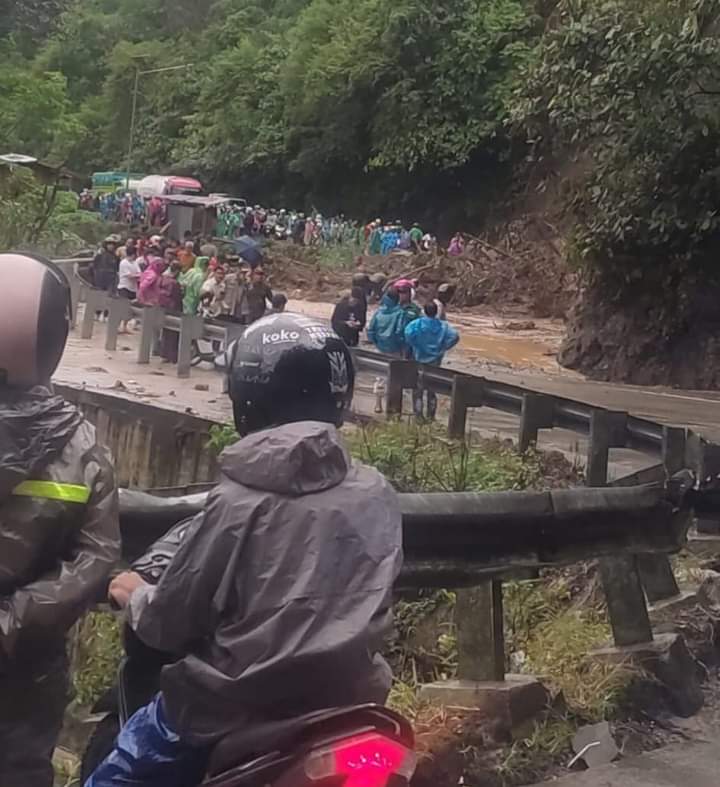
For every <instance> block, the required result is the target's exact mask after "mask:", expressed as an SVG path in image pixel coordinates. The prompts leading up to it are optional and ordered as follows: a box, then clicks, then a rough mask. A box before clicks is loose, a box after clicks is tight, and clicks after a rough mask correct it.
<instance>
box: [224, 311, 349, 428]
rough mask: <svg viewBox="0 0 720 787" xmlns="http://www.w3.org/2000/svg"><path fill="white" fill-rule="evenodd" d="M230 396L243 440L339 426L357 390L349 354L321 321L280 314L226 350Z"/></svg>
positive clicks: (256, 324) (248, 331)
mask: <svg viewBox="0 0 720 787" xmlns="http://www.w3.org/2000/svg"><path fill="white" fill-rule="evenodd" d="M226 364H227V374H228V392H229V394H230V398H231V399H232V402H233V413H234V416H235V425H236V427H237V430H238V432H239V433H240V434H241V435H246V434H249V433H250V432H255V431H258V430H259V429H265V428H267V427H270V426H278V425H279V424H286V423H293V422H295V421H324V422H327V423H331V424H335V425H336V426H341V425H342V423H343V420H344V418H345V412H346V411H347V409H348V408H349V406H350V403H351V402H352V397H353V390H354V387H355V369H354V366H353V359H352V355H351V354H350V351H349V350H348V348H347V346H346V345H345V343H344V342H343V341H342V339H340V338H339V337H338V336H337V335H336V334H335V333H334V332H333V330H332V329H331V328H330V327H328V326H327V325H325V324H323V323H322V322H320V321H319V320H316V319H313V318H311V317H306V316H304V315H302V314H293V313H290V312H283V313H282V314H272V315H269V316H268V317H263V318H262V319H260V320H258V321H257V322H254V323H253V324H252V325H250V326H249V327H248V328H247V329H246V331H245V332H244V333H243V335H242V337H241V338H240V339H238V340H237V341H236V342H234V343H233V344H232V345H231V347H230V348H229V349H228V357H227V362H226Z"/></svg>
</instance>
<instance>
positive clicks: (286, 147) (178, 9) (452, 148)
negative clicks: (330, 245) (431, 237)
mask: <svg viewBox="0 0 720 787" xmlns="http://www.w3.org/2000/svg"><path fill="white" fill-rule="evenodd" d="M35 1H36V2H40V0H35ZM49 1H50V0H48V2H49ZM57 2H60V0H57ZM541 31H542V23H541V19H540V17H539V15H538V14H537V12H536V9H535V4H534V2H533V0H448V2H446V3H442V4H438V3H435V2H433V1H432V0H265V2H260V0H202V2H197V0H175V1H174V2H169V0H142V2H141V0H69V3H68V5H67V8H66V10H65V11H64V13H62V14H61V15H60V16H59V17H57V19H56V22H55V24H54V27H53V29H52V31H51V32H50V34H49V35H48V37H47V39H46V41H45V42H44V45H43V46H41V47H40V48H39V51H37V53H36V54H35V55H34V57H33V58H32V62H28V63H26V66H27V67H28V68H30V69H31V70H32V69H33V68H34V69H38V71H37V72H36V73H40V72H43V73H47V72H49V73H59V74H62V76H63V78H64V79H65V80H66V81H67V89H66V95H67V97H68V98H69V99H70V100H71V101H72V102H73V105H74V107H75V108H76V110H77V116H78V119H79V121H80V122H81V123H82V125H83V126H84V127H85V128H86V129H87V139H88V140H90V141H91V143H92V144H89V145H82V146H80V147H78V149H77V152H76V155H75V157H74V160H73V164H74V166H75V167H76V168H78V169H93V168H95V167H98V168H103V169H107V168H113V167H116V166H118V165H119V164H120V163H121V162H122V160H123V159H124V151H125V149H126V147H127V138H128V130H129V121H130V118H129V116H130V105H131V93H132V84H133V80H134V75H135V71H136V69H140V70H143V71H144V70H149V69H151V68H155V67H160V66H167V65H176V64H181V63H188V64H191V66H190V68H188V70H187V71H186V72H178V73H174V72H173V73H169V74H157V75H152V74H150V75H144V76H142V78H141V81H140V94H139V101H138V107H139V113H138V126H137V135H136V143H137V144H136V157H135V158H136V160H135V161H134V165H135V167H136V168H140V169H143V168H144V169H147V170H149V171H161V170H168V169H171V168H175V169H176V170H182V171H188V172H190V171H192V172H194V173H196V174H198V175H201V176H202V177H204V178H205V179H206V180H210V181H212V182H213V183H215V184H216V185H218V186H223V187H227V188H229V187H233V188H244V189H247V190H249V189H253V190H256V191H261V192H262V191H265V192H266V193H267V192H272V193H275V194H281V195H284V194H287V195H288V198H289V199H293V200H300V201H302V200H307V201H308V202H309V203H318V204H321V205H322V204H324V205H325V206H327V207H328V208H335V209H337V208H338V207H340V203H341V201H344V200H346V199H347V197H340V196H339V195H338V182H340V181H342V182H344V183H346V184H347V188H348V190H356V189H357V187H358V184H359V183H360V182H362V181H363V180H365V182H366V183H365V185H366V188H368V191H369V192H372V194H368V199H369V200H370V199H373V200H374V199H375V198H376V195H377V194H378V193H383V192H388V197H387V199H388V202H391V203H392V202H394V203H395V204H397V203H398V202H399V201H402V200H403V199H404V198H405V197H406V196H407V193H408V191H409V190H410V191H412V190H415V189H417V190H418V191H423V192H424V193H427V186H428V184H429V183H431V182H433V181H435V183H436V184H437V183H439V182H442V181H443V178H444V179H445V181H446V182H447V183H448V184H450V183H453V184H456V187H457V184H458V183H460V182H461V180H462V178H463V172H464V170H467V169H468V167H472V166H473V163H474V162H475V161H477V159H478V158H479V157H482V156H483V155H484V154H485V153H487V156H488V159H489V161H490V166H491V167H492V166H494V165H497V166H498V167H502V166H504V162H503V160H502V159H503V154H504V147H505V142H504V139H505V136H504V131H503V121H504V118H505V115H506V113H507V109H508V102H509V100H510V99H511V97H512V91H513V89H514V87H515V86H516V84H517V78H518V75H519V72H520V68H521V66H522V65H523V64H524V63H526V62H527V61H528V59H529V57H530V54H531V52H532V47H533V45H534V43H535V41H536V40H537V39H538V36H539V35H540V33H541ZM487 180H488V181H489V180H490V178H488V179H487ZM360 202H362V200H360Z"/></svg>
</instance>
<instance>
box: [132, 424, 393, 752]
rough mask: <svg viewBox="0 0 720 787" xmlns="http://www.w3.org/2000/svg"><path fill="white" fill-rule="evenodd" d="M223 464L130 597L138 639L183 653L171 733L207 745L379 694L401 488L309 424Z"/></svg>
mask: <svg viewBox="0 0 720 787" xmlns="http://www.w3.org/2000/svg"><path fill="white" fill-rule="evenodd" d="M221 470H222V472H221V477H220V482H219V484H218V486H217V487H216V488H215V489H214V490H213V491H212V492H211V493H210V495H209V496H208V501H207V504H206V507H205V510H204V511H203V513H202V514H200V515H198V517H196V519H195V521H194V522H193V523H192V524H191V525H190V526H189V527H188V529H187V531H186V534H185V536H184V537H183V539H182V542H181V544H180V547H179V549H178V551H177V553H176V554H175V556H174V557H173V559H172V561H171V562H170V565H169V566H168V568H167V569H166V571H165V573H164V574H163V576H162V579H161V580H160V582H159V584H158V585H157V586H154V587H151V586H145V587H142V588H139V589H138V590H136V591H135V592H134V593H133V595H132V597H131V599H130V605H129V613H130V622H131V625H132V626H133V628H134V629H135V630H136V632H137V634H138V635H139V636H140V638H141V639H142V640H143V641H144V642H145V643H146V644H148V645H150V646H151V647H154V648H157V649H159V650H164V651H169V652H172V653H174V654H177V655H178V656H180V658H179V660H178V661H176V662H175V663H174V664H172V665H171V666H168V667H166V668H165V670H164V671H163V675H162V680H161V688H162V692H163V702H164V704H165V706H166V708H167V712H168V715H169V717H170V721H171V723H172V726H173V728H174V729H175V730H177V731H178V732H179V734H180V735H181V737H182V738H183V739H185V740H187V741H188V742H192V743H197V744H206V743H211V742H213V741H215V740H217V739H219V738H221V737H223V736H224V735H225V734H227V733H228V732H230V731H232V730H237V729H242V728H243V727H244V726H246V725H247V726H248V728H250V727H252V724H253V722H254V721H258V720H268V719H282V718H291V717H294V716H296V715H301V714H302V713H305V712H310V711H313V710H317V709H320V708H327V707H334V706H339V705H351V704H355V703H362V702H383V701H384V700H385V698H386V696H387V692H388V689H389V686H390V677H391V676H390V671H389V669H388V667H387V665H386V664H385V662H384V661H383V660H382V658H381V656H380V655H379V654H380V651H381V649H382V647H383V640H384V636H385V635H386V634H388V633H389V631H390V629H391V626H392V616H391V614H390V609H391V602H392V588H393V584H394V582H395V579H396V578H397V575H398V573H399V571H400V566H401V563H402V518H401V514H400V509H399V505H398V501H397V496H396V494H395V492H394V491H393V489H392V488H391V487H390V485H389V484H388V483H387V481H386V480H385V479H384V478H383V477H382V476H381V475H380V474H379V473H378V472H377V471H375V470H374V469H372V468H368V467H365V466H363V465H358V464H355V463H352V462H351V461H350V459H349V457H348V454H347V452H346V450H345V448H344V447H343V445H342V443H341V440H340V436H339V435H338V432H337V430H336V429H335V427H334V426H331V425H330V424H325V423H319V422H315V421H303V422H298V423H292V424H286V425H283V426H278V427H274V428H272V429H266V430H265V431H261V432H257V433H255V434H252V435H250V436H248V437H246V438H244V439H242V440H240V441H239V442H238V443H236V444H235V445H234V446H233V447H231V448H229V449H227V450H226V451H225V452H224V453H223V456H222V460H221Z"/></svg>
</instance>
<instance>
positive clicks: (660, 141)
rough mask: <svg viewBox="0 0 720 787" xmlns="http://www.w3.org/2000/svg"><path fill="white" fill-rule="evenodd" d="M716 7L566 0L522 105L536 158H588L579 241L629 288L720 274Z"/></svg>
mask: <svg viewBox="0 0 720 787" xmlns="http://www.w3.org/2000/svg"><path fill="white" fill-rule="evenodd" d="M717 5H718V4H717V3H711V2H707V0H670V1H669V2H668V1H663V2H660V0H647V1H646V2H639V1H637V0H613V1H612V2H605V3H600V4H598V3H592V2H587V3H585V2H577V0H573V1H571V0H567V2H565V3H563V5H562V7H561V24H559V25H557V26H556V27H554V28H553V29H552V30H551V31H550V32H549V33H548V34H547V36H546V38H545V40H544V41H543V45H542V54H541V57H540V59H539V62H538V63H536V64H535V65H534V67H533V68H532V69H531V70H529V71H528V74H527V80H526V81H525V86H524V88H523V90H522V93H521V94H520V96H519V99H518V102H517V105H516V107H515V109H514V120H515V122H516V123H518V124H520V125H522V126H523V127H524V128H525V129H526V130H527V131H528V132H529V137H530V139H531V141H532V144H533V146H534V153H535V157H536V158H539V157H542V156H547V155H555V156H557V154H558V153H560V154H562V155H564V156H567V155H568V153H569V152H572V153H574V154H575V155H577V156H578V158H579V159H580V161H581V163H582V165H583V167H582V169H583V171H584V172H585V173H586V174H585V176H584V177H583V178H582V179H581V184H580V188H579V190H577V191H576V192H575V193H574V194H573V195H572V196H573V199H572V203H571V207H572V213H573V217H574V220H575V225H574V240H575V248H576V250H577V252H578V254H579V256H580V257H581V258H582V259H585V260H588V261H590V262H591V263H593V264H594V266H595V269H596V270H599V271H600V272H602V273H603V274H604V276H605V279H606V280H608V281H611V282H613V283H614V284H615V285H616V286H617V287H619V288H620V289H621V290H624V289H627V288H628V287H629V286H631V285H632V284H633V283H634V282H641V283H643V284H644V285H647V284H651V283H652V284H657V285H659V286H661V287H669V286H672V276H673V274H677V273H678V272H683V271H685V270H687V269H688V267H692V268H693V269H695V270H697V269H698V268H701V269H703V270H704V271H706V272H708V273H711V274H712V275H717V274H716V270H717V265H716V259H715V258H716V255H717V252H718V250H719V249H720V233H719V231H720V180H719V177H720V48H719V47H718V45H717V27H716V20H717V12H718V8H717Z"/></svg>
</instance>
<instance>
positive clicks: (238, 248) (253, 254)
mask: <svg viewBox="0 0 720 787" xmlns="http://www.w3.org/2000/svg"><path fill="white" fill-rule="evenodd" d="M233 246H234V247H235V253H236V254H237V255H238V257H242V259H244V260H245V262H248V263H250V265H251V266H252V267H253V268H254V267H255V266H256V265H259V264H260V263H261V262H262V261H263V253H262V248H261V247H260V244H259V243H258V242H257V241H256V240H254V239H253V238H251V237H250V236H249V235H241V236H240V237H239V238H235V239H234V240H233Z"/></svg>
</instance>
